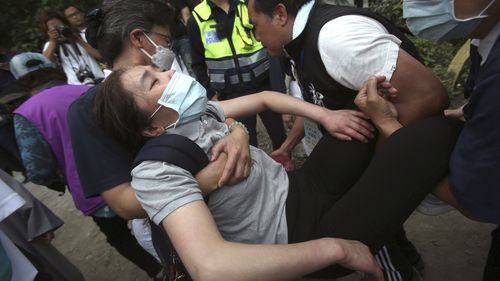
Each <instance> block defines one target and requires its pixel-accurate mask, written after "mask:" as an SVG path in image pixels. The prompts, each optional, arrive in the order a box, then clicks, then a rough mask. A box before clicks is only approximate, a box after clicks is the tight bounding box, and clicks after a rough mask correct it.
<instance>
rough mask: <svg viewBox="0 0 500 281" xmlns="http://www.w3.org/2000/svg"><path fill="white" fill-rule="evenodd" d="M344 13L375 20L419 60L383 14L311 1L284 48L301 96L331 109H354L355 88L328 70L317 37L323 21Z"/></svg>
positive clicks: (409, 44)
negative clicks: (299, 27) (305, 16)
mask: <svg viewBox="0 0 500 281" xmlns="http://www.w3.org/2000/svg"><path fill="white" fill-rule="evenodd" d="M345 15H361V16H366V17H370V18H373V19H375V20H377V21H378V22H380V23H381V24H382V25H383V26H384V27H385V28H386V29H387V31H388V32H389V33H391V34H393V35H395V36H396V37H398V38H399V39H400V40H401V41H402V43H401V48H403V50H405V51H406V52H407V53H409V54H410V55H411V56H413V57H414V58H416V59H417V60H419V61H422V59H421V58H420V56H419V54H418V51H417V49H416V48H415V46H414V45H413V43H412V42H411V41H410V40H409V39H408V38H406V36H404V35H403V32H402V31H401V30H400V29H399V28H398V27H396V26H394V25H393V24H392V23H390V22H389V21H388V20H387V19H385V18H383V17H382V16H380V15H377V14H375V13H373V12H371V11H368V10H365V9H358V8H354V7H347V6H335V5H329V4H319V3H316V4H314V7H313V8H312V10H311V13H310V15H309V19H308V22H307V24H306V27H305V29H304V31H303V32H302V33H301V34H300V36H299V37H297V38H296V39H295V40H293V41H292V42H290V43H288V44H287V45H286V46H285V50H286V52H287V53H288V55H289V56H290V57H291V58H292V59H293V61H294V62H295V66H296V70H297V75H298V77H296V78H297V79H298V80H299V83H300V86H301V89H302V95H303V96H304V99H305V100H306V101H308V102H310V103H314V104H317V105H322V106H324V107H326V108H329V109H333V110H337V109H356V108H357V107H356V106H355V105H354V98H355V97H356V94H357V91H354V90H351V89H349V88H346V87H344V86H342V84H340V83H338V82H337V81H335V80H334V79H333V78H332V77H331V76H330V75H329V74H328V72H327V70H326V68H325V65H324V64H323V61H322V60H321V56H320V54H319V50H318V37H319V32H320V30H321V28H322V27H323V26H324V25H325V24H326V23H328V22H329V21H331V20H333V19H335V18H338V17H341V16H345Z"/></svg>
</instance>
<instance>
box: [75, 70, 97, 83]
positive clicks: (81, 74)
mask: <svg viewBox="0 0 500 281" xmlns="http://www.w3.org/2000/svg"><path fill="white" fill-rule="evenodd" d="M75 74H76V78H78V81H80V82H81V83H82V84H84V85H95V80H94V78H95V77H94V74H93V73H92V71H90V70H89V69H88V68H87V67H86V68H83V69H78V70H75Z"/></svg>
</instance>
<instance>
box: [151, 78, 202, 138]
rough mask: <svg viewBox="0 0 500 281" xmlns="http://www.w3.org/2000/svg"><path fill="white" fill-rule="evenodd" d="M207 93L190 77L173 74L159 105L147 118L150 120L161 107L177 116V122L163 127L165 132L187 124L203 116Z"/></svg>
mask: <svg viewBox="0 0 500 281" xmlns="http://www.w3.org/2000/svg"><path fill="white" fill-rule="evenodd" d="M207 102H208V98H207V91H206V90H205V88H204V87H203V86H202V85H201V84H200V83H198V82H197V81H196V80H195V79H193V78H192V77H191V76H189V75H186V74H182V73H179V72H175V73H174V75H173V76H172V79H170V82H169V83H168V85H167V87H166V88H165V90H164V91H163V94H162V95H161V97H160V99H159V100H158V104H159V105H160V106H159V107H158V108H157V109H156V110H155V111H154V112H153V114H151V116H150V117H149V118H150V119H151V118H153V116H154V115H155V114H156V113H157V112H158V110H160V108H161V107H162V106H164V107H168V108H170V109H172V110H174V111H175V112H177V113H178V114H179V117H178V118H177V121H175V122H174V123H172V124H170V125H168V126H167V127H165V130H167V129H169V128H171V127H175V126H177V124H185V123H189V122H191V121H193V120H196V119H198V118H200V117H201V116H202V115H203V114H205V111H206V108H207Z"/></svg>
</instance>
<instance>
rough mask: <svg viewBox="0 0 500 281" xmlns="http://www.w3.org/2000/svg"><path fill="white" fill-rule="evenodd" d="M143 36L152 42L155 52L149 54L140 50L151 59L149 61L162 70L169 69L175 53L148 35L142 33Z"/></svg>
mask: <svg viewBox="0 0 500 281" xmlns="http://www.w3.org/2000/svg"><path fill="white" fill-rule="evenodd" d="M144 36H146V38H148V40H149V42H151V44H153V46H155V48H156V52H155V53H154V54H153V55H150V54H149V53H148V52H146V50H144V49H143V48H141V51H142V52H143V53H144V54H145V55H146V56H148V58H150V59H151V62H152V63H153V64H154V65H155V66H157V67H158V68H160V69H162V70H169V69H170V68H171V67H172V63H173V62H174V59H175V54H174V52H172V50H170V49H169V48H165V47H163V46H160V45H158V44H156V43H155V42H154V41H153V40H151V38H149V36H148V35H147V34H146V33H144Z"/></svg>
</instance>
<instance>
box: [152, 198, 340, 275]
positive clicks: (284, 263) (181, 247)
mask: <svg viewBox="0 0 500 281" xmlns="http://www.w3.org/2000/svg"><path fill="white" fill-rule="evenodd" d="M187 218H189V219H187ZM161 224H162V226H163V228H164V229H165V230H166V231H167V233H168V236H169V237H170V239H171V241H172V243H173V244H174V245H175V249H176V250H177V252H178V253H179V255H180V257H181V259H182V261H183V263H184V265H185V266H186V268H187V270H188V271H189V273H190V275H191V277H192V278H193V279H194V280H201V281H205V280H217V281H221V280H259V281H260V280H291V279H294V278H298V277H300V276H303V275H305V274H307V273H309V272H312V271H315V270H318V269H320V268H323V267H325V266H328V265H330V264H333V263H336V262H337V261H340V260H342V259H344V258H345V256H343V255H344V254H345V253H346V251H344V249H343V248H342V247H340V245H339V244H338V243H337V241H340V240H335V239H332V238H324V239H319V240H314V241H309V242H304V243H298V244H289V245H249V244H241V243H233V242H227V241H225V240H224V238H223V237H222V236H221V235H220V233H219V231H218V229H217V225H216V224H215V222H214V220H213V218H212V216H211V213H210V211H209V210H208V208H207V206H206V204H205V203H204V202H202V201H195V202H192V203H189V204H186V205H184V206H182V207H180V208H178V209H177V210H175V211H174V212H172V213H171V214H170V215H168V216H167V217H166V218H164V219H163V221H162V223H161Z"/></svg>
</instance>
